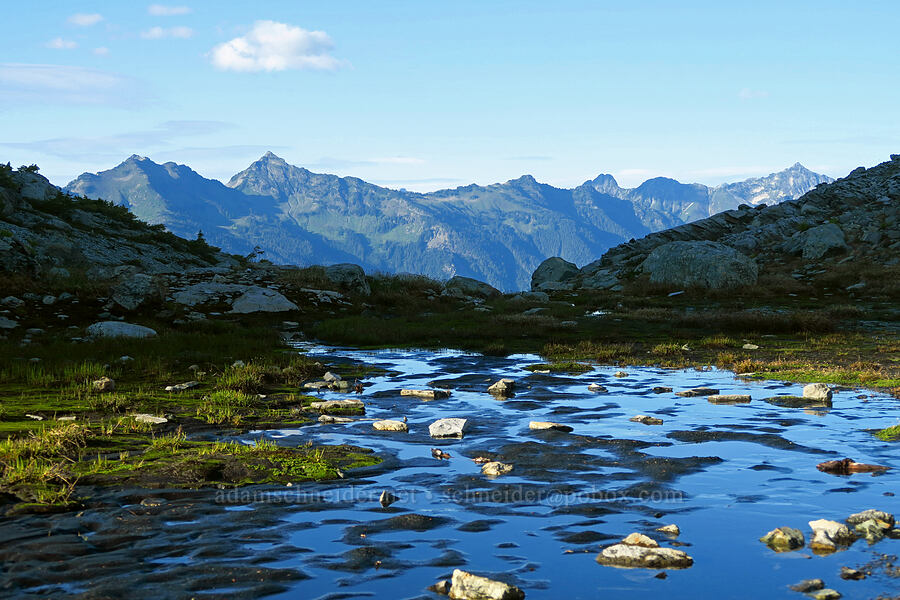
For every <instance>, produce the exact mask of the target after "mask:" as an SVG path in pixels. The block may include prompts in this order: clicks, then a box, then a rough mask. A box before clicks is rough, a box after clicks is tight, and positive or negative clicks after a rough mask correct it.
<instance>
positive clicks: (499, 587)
mask: <svg viewBox="0 0 900 600" xmlns="http://www.w3.org/2000/svg"><path fill="white" fill-rule="evenodd" d="M449 595H450V597H451V598H453V599H454V600H524V598H525V592H523V591H522V590H520V589H519V588H517V587H516V586H514V585H509V584H508V583H503V582H502V581H495V580H493V579H488V578H487V577H481V576H480V575H473V574H472V573H467V572H466V571H462V570H460V569H454V570H453V578H452V579H451V583H450V591H449Z"/></svg>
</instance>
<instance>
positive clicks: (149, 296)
mask: <svg viewBox="0 0 900 600" xmlns="http://www.w3.org/2000/svg"><path fill="white" fill-rule="evenodd" d="M165 297H166V290H165V286H163V284H162V282H161V281H160V279H159V278H157V277H152V276H150V275H147V274H144V273H135V274H133V275H130V276H127V277H125V278H124V279H122V280H121V281H119V282H118V283H117V284H115V285H114V286H113V287H112V289H111V290H110V299H111V300H112V301H113V302H115V303H116V304H118V305H119V306H121V307H122V308H124V309H125V310H135V309H137V308H139V307H141V306H144V305H150V304H160V303H162V301H163V300H164V299H165Z"/></svg>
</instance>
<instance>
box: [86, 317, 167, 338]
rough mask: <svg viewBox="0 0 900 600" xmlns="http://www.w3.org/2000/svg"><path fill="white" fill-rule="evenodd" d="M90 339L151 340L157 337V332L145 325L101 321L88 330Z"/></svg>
mask: <svg viewBox="0 0 900 600" xmlns="http://www.w3.org/2000/svg"><path fill="white" fill-rule="evenodd" d="M87 334H88V336H90V337H95V338H97V337H113V338H115V337H127V338H150V337H156V331H154V330H153V329H150V328H149V327H144V326H143V325H135V324H133V323H125V322H124V321H100V322H98V323H94V324H93V325H91V326H89V327H88V328H87Z"/></svg>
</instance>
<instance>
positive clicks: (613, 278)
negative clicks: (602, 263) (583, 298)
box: [580, 269, 622, 292]
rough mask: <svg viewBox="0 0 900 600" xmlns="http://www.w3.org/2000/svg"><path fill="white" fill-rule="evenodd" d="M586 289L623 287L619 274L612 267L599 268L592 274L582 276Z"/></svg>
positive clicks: (615, 288)
mask: <svg viewBox="0 0 900 600" xmlns="http://www.w3.org/2000/svg"><path fill="white" fill-rule="evenodd" d="M580 287H581V288H582V289H585V290H612V291H614V292H615V291H618V290H620V289H622V286H621V282H620V281H619V276H618V274H617V273H616V272H615V271H613V270H612V269H598V270H597V271H594V272H593V273H591V274H590V275H585V276H584V277H582V278H581V286H580Z"/></svg>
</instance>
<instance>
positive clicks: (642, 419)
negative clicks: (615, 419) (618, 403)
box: [628, 415, 663, 425]
mask: <svg viewBox="0 0 900 600" xmlns="http://www.w3.org/2000/svg"><path fill="white" fill-rule="evenodd" d="M628 420H629V421H634V422H635V423H641V424H643V425H662V424H663V420H662V419H657V418H656V417H651V416H650V415H635V416H633V417H631V418H630V419H628Z"/></svg>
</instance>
